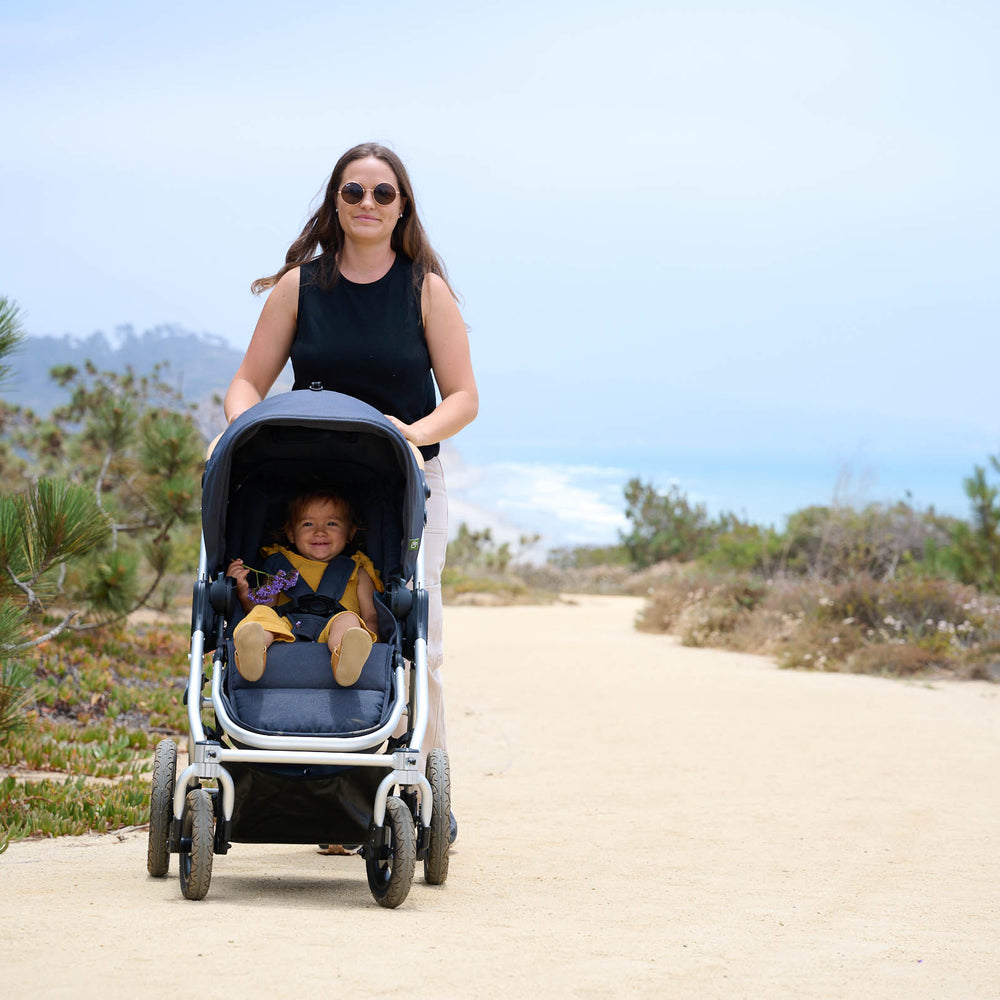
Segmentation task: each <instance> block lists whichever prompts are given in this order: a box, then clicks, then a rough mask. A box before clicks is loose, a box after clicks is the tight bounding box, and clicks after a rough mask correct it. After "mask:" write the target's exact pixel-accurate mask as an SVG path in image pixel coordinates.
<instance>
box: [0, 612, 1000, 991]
mask: <svg viewBox="0 0 1000 1000" xmlns="http://www.w3.org/2000/svg"><path fill="white" fill-rule="evenodd" d="M638 606H639V605H638V602H637V601H635V600H632V599H628V598H591V597H588V598H581V599H579V601H578V603H576V604H574V605H562V606H558V607H554V608H518V609H490V608H451V609H448V612H447V619H446V628H447V641H448V647H449V664H448V675H449V677H448V683H449V714H450V719H451V723H450V724H451V740H452V745H453V746H452V758H453V771H454V783H455V810H456V813H457V814H458V816H459V820H460V823H461V837H460V840H459V843H458V844H457V845H456V853H455V854H454V855H453V858H452V863H451V874H450V877H449V880H448V883H447V884H446V885H445V886H444V887H442V888H432V887H430V886H426V885H424V884H423V881H422V875H420V874H419V869H418V877H417V880H416V883H415V884H414V887H413V890H412V892H411V894H410V897H409V899H408V900H407V901H406V903H405V904H404V905H403V906H402V907H401V908H400V909H399V910H396V911H386V910H382V909H381V908H379V907H378V906H376V905H375V904H374V902H373V901H372V899H371V897H370V895H369V892H368V888H367V883H366V881H365V876H364V865H363V862H361V861H360V860H359V859H355V858H351V859H333V858H322V857H319V856H317V855H315V854H313V853H311V852H310V851H309V850H308V849H304V848H298V847H291V848H290V847H282V846H274V847H272V846H265V847H257V846H250V845H235V846H234V847H233V850H232V851H231V852H230V854H229V855H227V856H225V857H221V858H217V859H216V864H215V871H214V876H213V880H212V888H211V891H210V893H209V896H208V898H207V899H206V900H205V901H204V902H201V903H192V902H188V901H186V900H184V899H182V898H181V895H180V891H179V888H178V885H177V881H176V875H175V872H176V857H175V858H172V859H171V877H170V878H169V879H166V880H153V879H150V878H148V877H147V876H146V873H145V850H146V841H145V835H144V834H140V835H136V834H131V835H127V836H125V837H124V839H119V838H118V837H114V836H111V837H101V838H81V839H64V840H59V841H48V842H32V843H19V844H15V845H13V846H12V847H11V848H10V850H9V851H8V852H7V853H6V854H4V855H0V900H2V902H0V906H2V913H0V984H2V985H0V992H2V995H3V996H5V997H9V998H20V997H31V998H43V997H72V998H88V997H102V998H115V997H131V996H135V995H136V994H137V993H138V994H139V995H142V996H157V995H160V994H167V993H169V994H171V995H184V994H186V993H190V991H192V990H193V989H194V990H197V991H198V993H199V994H202V993H205V992H206V991H208V990H211V991H212V992H216V991H218V992H219V993H220V994H222V995H231V996H239V997H241V998H255V997H270V998H274V1000H279V998H283V997H285V996H295V997H298V998H311V997H326V996H335V995H343V996H356V997H371V996H382V997H407V998H411V1000H412V998H421V997H428V998H431V997H433V998H436V1000H441V998H452V997H454V998H467V997H490V998H493V997H527V996H531V997H580V998H597V997H601V998H605V997H612V996H622V997H645V996H649V997H672V998H673V997H680V998H688V997H690V998H698V1000H704V998H712V997H720V998H728V997H741V998H742V997H746V998H769V997H774V998H783V1000H784V998H789V997H795V998H801V997H815V998H823V1000H830V998H835V997H850V998H854V997H858V998H894V997H899V998H906V1000H914V998H923V997H928V998H930V997H936V998H946V1000H947V998H962V1000H966V998H980V997H981V998H996V997H1000V943H998V938H997V926H998V918H1000V903H998V899H1000V861H998V858H1000V793H998V788H997V780H998V775H1000V687H996V686H991V685H987V684H983V683H966V684H951V683H934V684H924V683H914V684H909V683H903V682H899V681H885V680H880V679H875V678H867V677H850V676H840V675H833V674H831V675H823V674H803V673H788V672H783V671H779V670H777V669H775V668H774V667H773V666H772V665H771V664H770V663H769V662H768V661H767V660H764V659H761V658H758V657H751V656H742V655H737V654H727V653H719V652H712V651H705V650H691V649H684V648H682V647H680V646H678V645H677V644H676V643H675V642H674V640H672V639H670V638H667V637H660V636H649V635H640V634H638V633H636V632H634V631H632V629H631V621H632V618H633V616H634V613H635V611H636V610H637V608H638Z"/></svg>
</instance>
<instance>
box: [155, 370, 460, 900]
mask: <svg viewBox="0 0 1000 1000" xmlns="http://www.w3.org/2000/svg"><path fill="white" fill-rule="evenodd" d="M331 484H338V485H343V486H345V487H349V492H350V495H351V496H352V498H353V499H354V500H355V507H356V508H357V514H358V515H359V517H358V520H359V521H360V522H361V525H362V526H363V529H364V530H363V546H362V547H363V549H364V551H365V552H366V553H367V554H368V556H369V557H370V558H371V559H372V561H373V563H374V564H375V567H376V569H377V570H378V571H379V574H380V576H381V578H382V581H383V583H384V584H385V591H384V592H383V593H381V594H376V595H375V596H376V611H377V614H378V630H377V631H378V641H377V642H376V643H375V644H374V645H373V646H372V651H371V653H370V655H369V657H368V659H367V660H366V662H365V665H364V669H363V670H362V673H361V676H360V678H359V679H358V681H357V683H356V684H354V685H353V686H352V687H350V688H339V687H337V685H336V684H335V683H334V680H333V672H332V670H331V669H330V654H329V650H328V649H327V647H326V645H325V644H318V643H315V642H287V643H275V644H274V645H273V646H272V647H271V648H270V649H269V650H268V654H267V669H266V670H265V672H264V675H263V677H261V678H260V680H258V681H254V682H250V681H247V680H245V679H244V678H243V677H241V676H240V674H239V673H238V671H237V670H236V669H235V656H234V649H233V640H232V633H233V628H234V626H235V625H236V624H237V623H238V622H239V621H240V620H241V618H242V615H243V611H242V608H241V607H240V604H239V602H238V601H237V600H236V591H235V582H234V581H233V580H232V579H230V578H227V577H226V576H225V570H226V567H227V566H228V564H229V561H230V560H231V559H233V558H235V557H237V556H245V557H246V558H248V559H250V558H252V557H253V556H255V555H256V554H257V552H258V551H259V550H260V548H261V546H262V545H263V544H266V543H267V542H268V541H270V540H272V538H273V532H274V530H275V529H277V528H280V526H281V525H282V524H283V522H284V516H285V510H286V507H287V504H288V501H289V500H290V499H291V498H292V497H294V496H296V495H298V494H300V493H302V492H304V491H305V490H308V489H311V488H319V487H324V486H329V485H331ZM427 496H428V491H427V487H426V485H425V481H424V475H423V470H422V463H421V462H420V460H419V458H418V456H417V454H416V453H415V452H414V450H413V449H412V448H411V446H410V445H409V443H408V442H407V441H406V439H405V438H404V437H403V436H402V434H400V433H399V431H398V430H397V429H396V428H395V427H394V426H393V425H392V424H391V423H390V422H389V421H388V420H387V419H386V418H385V417H384V416H382V414H380V413H379V412H378V411H377V410H375V409H373V408H372V407H370V406H368V405H367V404H365V403H362V402H361V401H359V400H357V399H353V398H351V397H350V396H344V395H342V394H340V393H336V392H328V391H324V390H315V389H314V390H304V391H298V392H290V393H285V394H283V395H279V396H274V397H271V398H269V399H266V400H264V401H263V402H261V403H258V404H257V405H256V406H253V407H251V408H250V409H249V410H248V411H246V412H245V413H243V414H242V415H241V416H240V417H238V418H237V419H236V420H235V421H233V423H232V424H231V425H230V426H229V428H228V429H227V430H226V432H225V433H224V434H223V435H222V437H221V438H220V440H219V442H218V444H217V445H216V447H215V450H214V451H213V453H212V455H211V457H210V458H209V460H208V463H207V465H206V468H205V475H204V480H203V492H202V543H201V557H200V564H199V568H198V580H197V582H196V584H195V587H194V599H193V602H192V617H191V650H190V674H189V679H188V685H187V690H186V692H185V700H186V704H187V710H188V723H189V728H190V739H189V748H190V763H189V764H188V765H187V767H185V768H184V770H183V771H182V772H181V773H180V775H177V746H176V744H175V743H174V741H173V740H169V739H167V740H162V741H161V742H160V743H159V745H158V746H157V748H156V754H155V757H154V764H153V778H152V793H151V800H150V817H149V847H148V854H147V868H148V871H149V873H150V874H151V875H153V876H156V877H162V876H164V875H166V874H167V871H168V869H169V864H170V855H171V854H177V855H178V861H179V867H180V883H181V892H182V893H183V895H184V896H185V897H186V898H187V899H203V898H204V897H205V895H206V894H207V892H208V889H209V884H210V882H211V878H212V859H213V856H214V855H216V854H226V853H227V852H228V851H229V848H230V846H231V845H232V843H281V844H312V845H316V844H320V845H323V844H344V845H360V853H361V854H362V856H363V857H364V860H365V866H366V870H367V874H368V884H369V887H370V889H371V892H372V895H373V896H374V898H375V900H376V901H377V902H378V903H379V904H381V905H382V906H386V907H396V906H399V904H400V903H402V902H403V900H404V899H405V898H406V896H407V894H408V892H409V890H410V886H411V883H412V881H413V875H414V869H415V866H416V862H417V861H418V860H422V861H423V864H424V878H425V880H426V881H427V882H428V883H430V884H434V885H438V884H441V883H443V882H444V881H445V879H446V877H447V875H448V850H449V847H450V840H449V834H450V821H451V801H450V800H451V788H450V773H449V766H448V757H447V754H446V753H445V752H444V751H443V750H441V749H440V748H435V749H432V750H431V751H430V753H429V754H427V762H426V769H425V772H424V773H421V771H420V769H419V760H420V749H421V743H422V741H423V738H424V733H425V730H426V726H427V714H428V710H427V697H428V695H427V593H426V591H425V590H424V586H423V551H422V549H421V540H422V533H423V525H424V518H425V504H426V500H427ZM359 534H362V532H359ZM213 652H214V655H213V657H212V663H211V670H210V671H209V672H208V674H206V670H205V666H206V656H207V655H208V654H209V653H213ZM209 678H210V681H211V687H210V692H211V693H210V696H208V697H206V695H205V691H204V687H205V685H206V683H207V682H208V681H209ZM203 711H204V712H206V714H207V713H209V712H210V713H211V714H212V715H213V716H214V721H213V724H210V725H207V724H206V723H204V722H203V719H202V713H203ZM403 720H405V722H404V721H403ZM397 730H399V731H401V732H402V735H401V736H398V737H394V736H393V733H395V732H397Z"/></svg>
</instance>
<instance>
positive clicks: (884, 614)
mask: <svg viewBox="0 0 1000 1000" xmlns="http://www.w3.org/2000/svg"><path fill="white" fill-rule="evenodd" d="M637 627H639V628H640V629H642V630H645V631H653V632H672V633H674V634H676V635H678V636H679V637H680V639H681V641H682V642H683V643H684V644H685V645H689V646H715V647H721V648H726V649H737V650H741V651H744V652H757V653H764V654H767V655H772V656H775V657H777V659H778V662H779V663H780V664H781V665H782V666H784V667H798V668H805V669H813V670H835V671H849V672H854V673H873V674H883V675H888V676H901V677H910V676H915V675H928V674H942V673H945V674H948V675H950V676H954V677H963V678H966V677H969V678H979V679H988V680H997V681H1000V599H998V598H992V597H986V596H983V595H981V594H979V593H978V592H977V591H975V590H974V589H973V588H970V587H964V586H961V585H959V584H956V583H952V582H949V581H945V580H926V579H919V578H915V579H895V580H887V581H876V580H872V579H870V578H868V577H856V578H854V579H851V580H848V581H845V582H843V583H840V584H830V583H827V582H823V581H809V580H802V579H801V578H799V579H778V580H774V581H770V582H764V581H761V580H759V579H757V578H753V577H749V576H738V575H734V574H728V575H726V574H722V575H720V574H711V573H706V572H705V571H704V570H699V569H697V568H695V567H688V568H687V569H686V571H684V572H682V573H679V574H678V575H676V576H675V577H674V578H673V579H670V580H664V581H661V583H660V584H659V585H658V586H657V587H656V588H655V590H654V592H653V593H652V594H651V595H650V597H649V601H648V603H647V606H646V608H645V610H644V611H643V613H642V615H641V616H640V619H639V622H638V623H637Z"/></svg>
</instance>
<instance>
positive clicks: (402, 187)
mask: <svg viewBox="0 0 1000 1000" xmlns="http://www.w3.org/2000/svg"><path fill="white" fill-rule="evenodd" d="M370 156H373V157H375V158H376V159H378V160H381V161H382V162H383V163H386V164H388V166H389V167H391V168H392V172H393V173H394V174H395V175H396V180H397V182H398V184H399V193H400V194H401V195H403V197H404V198H406V203H405V205H404V207H403V215H402V218H400V219H399V220H398V221H397V222H396V227H395V228H394V229H393V231H392V237H391V240H390V246H391V247H392V249H393V250H395V251H396V253H398V254H402V255H403V256H404V257H406V258H407V259H408V260H411V261H412V262H413V265H414V267H413V282H414V287H415V288H417V289H419V288H420V287H422V284H423V279H424V275H425V274H436V275H438V277H440V278H441V279H442V280H443V281H444V283H445V284H446V285H447V286H448V290H449V291H450V292H451V294H452V295H453V296H455V291H454V289H453V288H452V287H451V284H450V283H449V282H448V272H447V271H446V270H445V266H444V263H443V261H442V260H441V258H440V257H439V256H438V255H437V254H436V253H435V252H434V248H433V247H432V246H431V244H430V240H429V239H428V238H427V233H426V232H424V227H423V226H422V225H421V223H420V218H419V217H418V215H417V205H416V202H415V201H414V198H413V185H412V184H411V183H410V177H409V174H407V172H406V167H404V166H403V161H402V160H401V159H400V158H399V157H398V156H397V155H396V154H395V153H394V152H393V151H392V150H391V149H389V148H388V147H386V146H382V145H380V144H379V143H377V142H363V143H361V144H360V145H358V146H354V147H353V148H351V149H349V150H348V151H347V152H346V153H344V155H343V156H342V157H341V158H340V159H339V160H338V161H337V165H336V166H335V167H334V168H333V173H332V174H330V180H329V183H328V184H327V186H326V195H325V196H324V198H323V204H322V205H320V207H319V208H318V209H317V210H316V212H315V213H314V214H313V216H312V218H311V219H310V220H309V221H308V222H307V223H306V225H305V228H304V229H303V230H302V232H301V233H300V234H299V236H298V238H297V239H296V240H295V242H294V243H293V244H292V245H291V246H290V247H289V248H288V253H286V254H285V264H284V266H283V267H282V268H281V269H280V270H279V271H278V272H277V273H276V274H272V275H269V276H268V277H266V278H258V279H257V280H256V281H255V282H254V283H253V284H252V285H251V286H250V289H251V291H252V292H253V293H254V295H259V294H260V293H261V292H263V291H265V290H266V289H268V288H271V287H272V286H273V285H275V284H277V282H278V281H279V280H280V279H281V278H282V276H283V275H284V274H285V273H286V272H288V271H290V270H291V269H292V268H293V267H298V266H299V265H300V264H305V263H306V261H310V260H312V259H313V258H314V257H316V256H319V257H320V267H319V274H318V276H317V283H318V284H319V286H320V287H321V288H330V287H332V286H333V285H334V283H335V282H336V280H337V273H338V272H337V259H338V257H339V255H340V251H341V249H342V248H343V245H344V230H343V229H342V228H341V226H340V220H339V219H338V218H337V192H338V191H339V190H340V184H341V181H342V179H343V176H344V172H345V171H346V170H347V167H348V166H349V165H350V164H351V163H353V162H354V161H355V160H363V159H366V158H367V157H370ZM455 297H456V298H457V296H455Z"/></svg>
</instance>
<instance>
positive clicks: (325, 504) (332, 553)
mask: <svg viewBox="0 0 1000 1000" xmlns="http://www.w3.org/2000/svg"><path fill="white" fill-rule="evenodd" d="M292 527H293V530H292V538H291V541H292V544H293V545H294V546H295V548H296V550H297V551H298V553H299V555H303V556H305V557H306V558H307V559H316V560H317V561H318V562H330V560H331V559H335V558H336V557H337V556H339V555H340V553H341V552H343V551H344V549H345V548H346V547H347V543H348V542H349V541H350V540H351V538H352V537H353V536H354V526H353V525H352V524H351V522H350V519H349V517H348V510H347V505H346V504H344V503H334V502H333V501H332V500H313V501H312V502H310V503H308V504H306V506H305V509H304V510H303V511H302V514H301V516H300V517H299V519H298V520H297V521H296V522H295V524H294V525H293V526H292Z"/></svg>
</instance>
